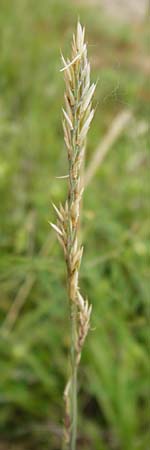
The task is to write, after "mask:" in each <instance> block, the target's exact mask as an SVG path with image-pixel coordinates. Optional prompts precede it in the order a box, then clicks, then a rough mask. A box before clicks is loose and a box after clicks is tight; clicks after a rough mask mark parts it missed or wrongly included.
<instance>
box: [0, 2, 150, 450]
mask: <svg viewBox="0 0 150 450" xmlns="http://www.w3.org/2000/svg"><path fill="white" fill-rule="evenodd" d="M0 9H1V11H0V42H1V44H0V46H1V51H0V54H1V57H0V87H1V95H0V141H1V154H0V188H1V195H2V196H1V203H0V225H1V244H2V249H1V255H0V272H1V275H0V277H1V289H0V321H1V339H0V406H1V407H0V431H1V440H2V441H3V444H2V448H3V449H5V445H6V444H5V443H6V442H7V445H8V447H7V446H6V448H8V449H11V448H12V447H11V445H12V443H13V442H14V443H15V444H14V446H15V447H13V448H15V449H17V448H18V449H19V450H20V449H21V450H22V449H28V450H30V449H35V448H36V449H37V450H38V449H41V448H42V450H44V449H50V450H60V447H61V444H60V442H61V427H62V416H63V401H62V392H63V389H64V385H65V381H66V379H67V373H68V360H67V355H68V349H69V323H68V318H67V317H68V307H67V296H66V276H65V265H64V261H63V255H62V253H61V250H60V248H59V246H58V244H57V242H56V241H55V236H54V233H53V231H51V230H50V229H49V225H48V220H49V219H50V218H51V219H53V211H52V208H51V207H50V202H51V200H53V201H54V202H55V203H56V204H57V202H59V201H60V200H62V201H63V200H64V199H65V195H66V182H65V180H57V179H56V176H57V175H62V174H65V173H66V170H67V169H66V153H65V148H64V143H63V133H62V126H61V106H62V103H63V80H62V78H63V77H62V75H61V74H60V72H59V69H60V48H61V49H63V52H64V53H65V54H67V53H68V51H69V45H70V39H71V36H72V31H73V29H74V27H75V25H76V19H77V17H78V15H79V14H80V19H81V22H82V23H84V24H86V28H87V40H88V43H89V53H90V58H91V63H92V76H93V80H97V79H98V80H99V81H98V85H97V91H96V98H95V103H96V115H95V120H94V122H93V125H92V128H91V132H90V136H89V141H88V149H87V161H86V164H88V162H89V161H90V158H91V157H92V154H93V152H94V150H95V148H96V146H97V145H98V144H99V142H100V141H101V139H102V137H103V136H104V134H105V133H106V131H107V129H108V128H109V126H110V125H111V122H112V120H113V118H114V117H115V115H116V114H117V113H118V112H119V111H122V110H123V109H124V108H129V109H130V108H132V109H133V111H134V119H133V120H132V121H131V123H130V124H129V126H128V128H127V129H126V130H125V131H124V132H123V134H122V136H121V137H120V139H119V140H118V142H117V143H116V144H115V146H114V147H113V148H112V149H111V151H110V153H109V155H108V156H107V158H106V159H105V161H104V162H103V164H102V166H101V167H100V168H99V170H98V171H97V175H96V176H95V178H94V179H93V180H92V181H91V184H90V186H88V187H87V190H86V192H85V194H84V205H83V206H84V207H83V218H82V239H83V242H84V248H85V252H84V258H83V263H82V268H81V285H82V289H83V292H86V293H88V297H89V299H90V301H91V302H92V303H93V316H92V329H91V333H90V334H89V337H88V340H87V342H86V345H85V349H84V354H83V357H82V365H81V369H80V373H79V406H80V417H79V442H78V450H79V449H84V450H91V449H94V450H114V449H115V450H148V441H149V439H148V385H149V377H148V368H149V367H148V366H149V364H148V325H147V314H148V300H149V292H150V286H148V276H149V273H148V258H149V249H150V241H149V239H148V233H149V225H150V223H149V216H148V203H149V196H150V184H149V180H148V171H149V168H148V153H147V149H148V128H147V123H148V114H149V111H148V105H149V97H148V96H149V93H148V24H147V23H146V22H145V23H143V24H141V25H140V24H138V25H136V24H131V25H130V26H129V25H120V24H117V23H112V22H110V21H109V22H108V19H107V20H106V18H104V17H103V15H102V13H101V11H100V10H98V9H94V7H93V8H90V7H84V8H82V9H81V7H80V8H79V4H78V6H75V5H74V4H73V3H72V2H71V3H66V2H65V1H63V2H61V1H59V2H58V1H56V0H55V1H54V0H53V1H52V0H51V1H48V0H42V1H40V0H14V1H13V2H11V1H9V0H1V8H0ZM14 302H15V305H16V306H15V312H16V309H17V307H18V305H20V306H22V307H21V308H20V311H18V314H17V317H16V320H15V321H14V325H13V326H12V328H11V326H10V325H11V323H12V322H11V321H13V315H12V313H11V315H10V309H11V305H13V304H14ZM17 445H19V447H17Z"/></svg>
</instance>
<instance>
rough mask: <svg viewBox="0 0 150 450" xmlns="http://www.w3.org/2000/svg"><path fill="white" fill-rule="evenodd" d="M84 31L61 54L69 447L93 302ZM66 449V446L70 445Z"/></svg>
mask: <svg viewBox="0 0 150 450" xmlns="http://www.w3.org/2000/svg"><path fill="white" fill-rule="evenodd" d="M84 34H85V29H84V28H82V27H81V25H80V23H78V25H77V33H76V36H75V35H73V43H72V56H71V61H70V60H69V59H67V61H65V59H64V57H63V56H62V62H63V68H62V69H61V71H63V72H64V79H65V86H66V91H65V109H63V129H64V140H65V144H66V148H67V153H68V165H69V175H68V180H69V186H68V199H67V201H66V203H65V206H62V205H60V207H59V208H57V207H56V206H55V205H53V207H54V209H55V211H56V214H57V225H54V224H52V223H51V226H52V227H53V228H54V230H55V231H56V233H57V237H58V239H59V241H60V244H61V245H62V247H63V250H64V256H65V260H66V264H67V273H68V296H69V303H70V311H71V316H70V318H71V328H72V342H71V367H72V371H71V378H70V380H69V382H68V383H67V386H66V389H65V402H66V417H65V440H66V447H67V445H69V449H71V450H74V449H75V445H76V444H75V442H76V379H77V367H78V364H79V361H80V357H81V351H82V347H83V344H84V340H85V338H86V335H87V333H88V330H89V323H90V315H91V306H89V304H88V301H87V300H84V299H83V297H82V295H81V294H80V291H79V284H78V279H79V267H80V264H81V259H82V253H83V247H82V246H80V245H79V242H78V228H79V214H80V201H81V198H82V194H83V188H82V187H81V166H82V162H83V158H84V152H85V144H86V136H87V132H88V130H89V127H90V123H91V121H92V119H93V115H94V110H93V109H91V101H92V97H93V94H94V91H95V84H94V83H93V84H92V85H90V64H89V62H88V59H87V47H86V44H85V42H84ZM67 448H68V447H67Z"/></svg>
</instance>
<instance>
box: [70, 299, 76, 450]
mask: <svg viewBox="0 0 150 450" xmlns="http://www.w3.org/2000/svg"><path fill="white" fill-rule="evenodd" d="M71 337H72V342H71V371H72V377H71V437H70V450H75V449H76V438H77V364H76V348H75V339H76V305H75V303H72V311H71Z"/></svg>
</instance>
